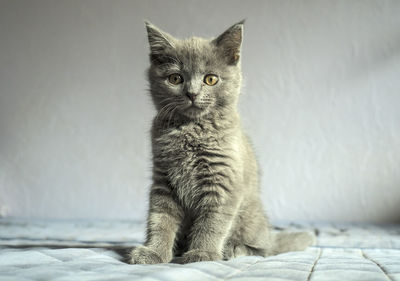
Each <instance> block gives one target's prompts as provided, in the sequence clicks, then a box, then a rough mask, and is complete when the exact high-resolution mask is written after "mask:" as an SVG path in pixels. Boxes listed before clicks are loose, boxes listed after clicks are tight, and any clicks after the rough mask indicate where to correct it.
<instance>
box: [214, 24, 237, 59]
mask: <svg viewBox="0 0 400 281" xmlns="http://www.w3.org/2000/svg"><path fill="white" fill-rule="evenodd" d="M243 24H244V20H242V21H241V22H238V23H236V24H234V25H232V26H231V27H230V28H228V29H227V30H226V31H225V32H224V33H222V34H221V35H220V36H218V37H217V38H216V39H214V40H213V43H214V44H215V45H217V46H218V47H219V48H220V49H221V50H222V51H223V53H224V55H225V56H226V58H227V59H228V63H229V64H237V63H238V62H239V59H240V47H241V45H242V38H243Z"/></svg>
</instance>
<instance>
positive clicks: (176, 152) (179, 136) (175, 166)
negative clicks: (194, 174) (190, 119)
mask: <svg viewBox="0 0 400 281" xmlns="http://www.w3.org/2000/svg"><path fill="white" fill-rule="evenodd" d="M220 149H221V140H219V134H218V133H217V132H216V131H213V130H210V129H204V128H203V127H200V126H198V125H187V126H182V127H180V128H178V129H171V130H169V131H167V132H165V133H164V134H162V135H161V136H159V137H158V138H156V139H155V143H154V147H153V152H154V160H155V161H156V162H158V163H156V164H162V167H163V168H164V169H165V171H172V170H179V171H181V172H185V175H187V171H186V170H187V169H186V168H189V167H190V169H191V170H192V171H193V169H195V168H196V167H195V166H193V164H195V163H193V161H195V160H197V159H199V157H200V156H201V154H203V153H205V152H210V151H216V150H220Z"/></svg>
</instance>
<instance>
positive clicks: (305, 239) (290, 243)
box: [273, 231, 316, 254]
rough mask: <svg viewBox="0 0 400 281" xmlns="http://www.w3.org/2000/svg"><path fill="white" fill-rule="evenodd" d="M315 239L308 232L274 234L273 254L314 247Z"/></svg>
mask: <svg viewBox="0 0 400 281" xmlns="http://www.w3.org/2000/svg"><path fill="white" fill-rule="evenodd" d="M315 242H316V237H315V235H314V234H313V233H309V232H286V231H283V232H278V233H275V234H274V244H273V245H274V247H273V252H274V254H280V253H285V252H292V251H303V250H305V249H306V248H307V247H308V246H312V245H314V244H315Z"/></svg>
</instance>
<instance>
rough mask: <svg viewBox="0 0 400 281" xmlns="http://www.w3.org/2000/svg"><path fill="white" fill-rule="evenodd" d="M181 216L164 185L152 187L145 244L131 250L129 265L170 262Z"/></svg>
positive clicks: (169, 191) (178, 208)
mask: <svg viewBox="0 0 400 281" xmlns="http://www.w3.org/2000/svg"><path fill="white" fill-rule="evenodd" d="M182 214H183V213H182V210H181V208H180V206H179V205H178V204H177V203H176V202H175V200H174V199H173V197H172V194H171V190H170V189H169V188H168V187H167V186H165V185H159V184H155V185H153V186H152V187H151V191H150V209H149V215H148V218H147V238H146V242H145V243H144V245H143V246H139V247H137V248H135V249H133V250H132V252H131V257H132V259H131V263H132V264H154V263H163V262H169V261H171V259H172V256H173V246H174V241H175V237H176V233H177V231H178V229H179V226H180V224H181V222H182V217H183V215H182Z"/></svg>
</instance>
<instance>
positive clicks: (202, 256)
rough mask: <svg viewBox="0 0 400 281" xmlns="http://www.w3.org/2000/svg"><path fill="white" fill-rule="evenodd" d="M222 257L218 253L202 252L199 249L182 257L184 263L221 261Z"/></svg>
mask: <svg viewBox="0 0 400 281" xmlns="http://www.w3.org/2000/svg"><path fill="white" fill-rule="evenodd" d="M221 259H222V255H221V254H219V253H216V252H208V251H202V250H199V249H194V250H190V251H189V252H186V253H185V254H184V255H183V257H182V263H192V262H199V261H217V260H221Z"/></svg>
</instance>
